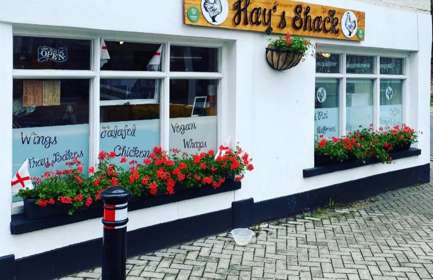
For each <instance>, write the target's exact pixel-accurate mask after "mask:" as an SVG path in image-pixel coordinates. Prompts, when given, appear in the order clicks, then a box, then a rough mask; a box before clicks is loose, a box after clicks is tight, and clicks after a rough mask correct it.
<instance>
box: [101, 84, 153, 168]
mask: <svg viewBox="0 0 433 280" xmlns="http://www.w3.org/2000/svg"><path fill="white" fill-rule="evenodd" d="M107 86H110V87H111V88H110V87H107ZM103 92H104V95H103ZM159 96H160V87H159V81H156V80H134V79H132V80H101V99H103V100H110V101H111V102H114V103H109V104H108V106H106V104H105V103H104V102H107V101H101V109H100V111H101V112H100V114H101V128H100V149H101V150H104V151H114V152H115V153H116V155H117V156H118V158H117V160H120V157H127V158H128V159H129V160H135V161H137V162H139V163H142V162H143V159H144V158H146V157H148V156H149V155H150V152H151V150H152V149H153V147H155V146H159V145H160V120H159V116H160V114H159V112H160V109H159V108H160V105H159V102H160V101H159ZM134 99H135V100H134ZM143 99H151V102H147V101H149V100H144V102H140V100H143ZM116 100H118V101H122V100H128V102H119V103H118V104H117V105H116V102H115V101H116ZM132 101H135V103H134V104H132V105H131V104H130V103H129V102H132Z"/></svg>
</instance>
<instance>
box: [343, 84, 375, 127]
mask: <svg viewBox="0 0 433 280" xmlns="http://www.w3.org/2000/svg"><path fill="white" fill-rule="evenodd" d="M373 85H374V81H373V80H360V79H348V80H347V89H346V90H347V100H346V101H347V117H346V118H347V131H348V132H351V131H356V130H359V129H362V128H369V127H371V126H372V125H373Z"/></svg>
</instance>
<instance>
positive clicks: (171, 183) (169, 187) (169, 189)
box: [167, 178, 176, 195]
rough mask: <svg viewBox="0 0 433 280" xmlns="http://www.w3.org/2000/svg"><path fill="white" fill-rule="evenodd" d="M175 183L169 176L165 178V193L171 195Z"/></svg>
mask: <svg viewBox="0 0 433 280" xmlns="http://www.w3.org/2000/svg"><path fill="white" fill-rule="evenodd" d="M175 185H176V182H175V181H174V180H173V179H171V178H169V179H168V180H167V194H168V195H173V194H174V187H175Z"/></svg>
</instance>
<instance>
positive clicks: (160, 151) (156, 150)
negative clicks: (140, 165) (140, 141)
mask: <svg viewBox="0 0 433 280" xmlns="http://www.w3.org/2000/svg"><path fill="white" fill-rule="evenodd" d="M153 152H154V153H155V154H161V153H162V148H161V147H159V146H157V147H155V148H153Z"/></svg>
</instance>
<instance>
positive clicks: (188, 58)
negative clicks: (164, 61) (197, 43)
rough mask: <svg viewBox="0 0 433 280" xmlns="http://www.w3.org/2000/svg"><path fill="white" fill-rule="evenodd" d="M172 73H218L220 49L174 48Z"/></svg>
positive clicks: (171, 53)
mask: <svg viewBox="0 0 433 280" xmlns="http://www.w3.org/2000/svg"><path fill="white" fill-rule="evenodd" d="M170 71H173V72H218V49H216V48H199V47H184V46H172V47H171V50H170Z"/></svg>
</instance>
